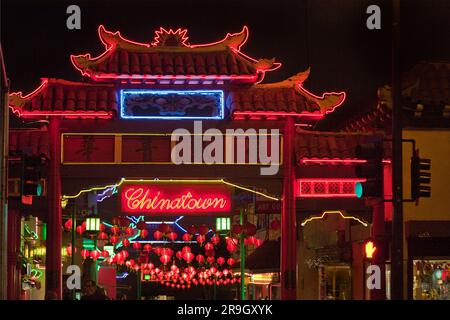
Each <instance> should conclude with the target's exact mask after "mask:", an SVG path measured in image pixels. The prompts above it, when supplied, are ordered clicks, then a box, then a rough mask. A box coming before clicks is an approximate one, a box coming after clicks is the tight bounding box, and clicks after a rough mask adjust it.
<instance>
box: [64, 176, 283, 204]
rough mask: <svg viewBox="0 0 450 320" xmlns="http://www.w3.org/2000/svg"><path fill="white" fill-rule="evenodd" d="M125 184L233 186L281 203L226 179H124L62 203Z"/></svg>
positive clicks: (68, 196)
mask: <svg viewBox="0 0 450 320" xmlns="http://www.w3.org/2000/svg"><path fill="white" fill-rule="evenodd" d="M124 182H131V183H149V182H151V183H183V182H184V183H186V182H187V183H198V184H202V183H223V184H225V185H228V186H232V187H234V188H238V189H241V190H245V191H248V192H251V193H254V194H257V195H260V196H262V197H264V198H267V199H270V200H274V201H280V199H279V198H277V197H274V196H271V195H268V194H265V193H262V192H259V191H255V190H252V189H250V188H247V187H244V186H240V185H238V184H235V183H232V182H228V181H225V180H224V179H206V180H201V179H125V178H122V179H121V180H120V181H119V182H118V183H116V184H109V185H106V186H103V187H92V188H89V189H82V190H80V191H79V192H78V193H77V194H75V195H63V196H62V199H61V201H62V202H67V200H68V199H75V198H78V197H79V196H81V195H82V194H83V193H86V192H92V191H99V190H105V189H108V188H112V187H116V188H117V187H120V186H121V185H122V184H123V183H124Z"/></svg>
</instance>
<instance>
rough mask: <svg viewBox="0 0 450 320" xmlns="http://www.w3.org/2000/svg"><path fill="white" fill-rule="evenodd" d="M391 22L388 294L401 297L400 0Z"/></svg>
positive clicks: (394, 2)
mask: <svg viewBox="0 0 450 320" xmlns="http://www.w3.org/2000/svg"><path fill="white" fill-rule="evenodd" d="M392 9H393V23H392V169H393V172H392V192H393V209H394V212H393V215H392V251H391V252H392V253H391V292H392V295H391V298H392V300H402V299H403V298H404V294H403V186H402V183H403V179H402V178H403V171H402V170H403V166H402V161H403V159H402V119H401V110H402V105H401V94H402V93H401V68H400V0H394V1H393V8H392Z"/></svg>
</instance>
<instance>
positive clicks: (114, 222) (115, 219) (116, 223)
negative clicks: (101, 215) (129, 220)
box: [112, 217, 120, 225]
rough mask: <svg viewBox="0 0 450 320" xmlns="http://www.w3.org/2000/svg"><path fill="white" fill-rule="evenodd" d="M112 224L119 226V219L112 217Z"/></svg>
mask: <svg viewBox="0 0 450 320" xmlns="http://www.w3.org/2000/svg"><path fill="white" fill-rule="evenodd" d="M112 224H113V225H118V224H120V219H119V217H113V218H112Z"/></svg>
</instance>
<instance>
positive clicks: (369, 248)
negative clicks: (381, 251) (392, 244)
mask: <svg viewBox="0 0 450 320" xmlns="http://www.w3.org/2000/svg"><path fill="white" fill-rule="evenodd" d="M376 251H377V246H376V243H375V240H373V239H368V240H366V241H365V242H364V257H365V258H366V259H367V260H374V259H375V255H376V254H375V252H376Z"/></svg>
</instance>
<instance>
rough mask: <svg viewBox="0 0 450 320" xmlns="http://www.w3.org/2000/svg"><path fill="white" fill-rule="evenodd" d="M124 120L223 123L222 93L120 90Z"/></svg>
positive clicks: (121, 112)
mask: <svg viewBox="0 0 450 320" xmlns="http://www.w3.org/2000/svg"><path fill="white" fill-rule="evenodd" d="M120 116H121V118H123V119H166V120H182V119H194V120H196V119H223V118H224V93H223V91H222V90H127V89H123V90H120Z"/></svg>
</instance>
